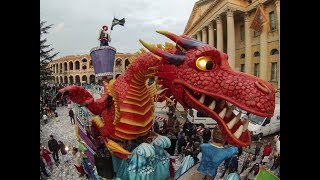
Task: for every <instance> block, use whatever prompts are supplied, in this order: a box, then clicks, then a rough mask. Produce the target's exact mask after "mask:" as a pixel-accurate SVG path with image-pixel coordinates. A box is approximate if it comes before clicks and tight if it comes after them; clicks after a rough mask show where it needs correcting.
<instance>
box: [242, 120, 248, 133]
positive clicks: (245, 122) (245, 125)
mask: <svg viewBox="0 0 320 180" xmlns="http://www.w3.org/2000/svg"><path fill="white" fill-rule="evenodd" d="M248 126H249V120H245V121H244V122H243V130H242V131H243V132H244V131H246V130H247V129H248Z"/></svg>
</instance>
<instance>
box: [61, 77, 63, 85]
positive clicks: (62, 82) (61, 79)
mask: <svg viewBox="0 0 320 180" xmlns="http://www.w3.org/2000/svg"><path fill="white" fill-rule="evenodd" d="M62 83H63V79H62V76H60V84H62Z"/></svg>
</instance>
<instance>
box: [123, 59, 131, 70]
mask: <svg viewBox="0 0 320 180" xmlns="http://www.w3.org/2000/svg"><path fill="white" fill-rule="evenodd" d="M129 64H130V61H129V60H128V59H126V60H125V61H124V66H125V69H127V68H128V66H129Z"/></svg>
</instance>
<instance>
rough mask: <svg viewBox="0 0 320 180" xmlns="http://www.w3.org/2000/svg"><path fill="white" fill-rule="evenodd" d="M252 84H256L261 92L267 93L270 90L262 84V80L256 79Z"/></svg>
mask: <svg viewBox="0 0 320 180" xmlns="http://www.w3.org/2000/svg"><path fill="white" fill-rule="evenodd" d="M254 84H255V85H256V86H257V88H258V89H259V90H261V91H262V92H263V93H265V94H268V93H269V92H270V89H269V88H268V87H267V86H266V85H265V84H263V83H262V82H259V81H256V82H255V83H254Z"/></svg>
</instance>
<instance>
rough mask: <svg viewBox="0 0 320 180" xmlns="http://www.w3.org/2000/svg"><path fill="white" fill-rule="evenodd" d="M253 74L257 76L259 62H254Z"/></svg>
mask: <svg viewBox="0 0 320 180" xmlns="http://www.w3.org/2000/svg"><path fill="white" fill-rule="evenodd" d="M254 75H255V76H256V77H259V63H254Z"/></svg>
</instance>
